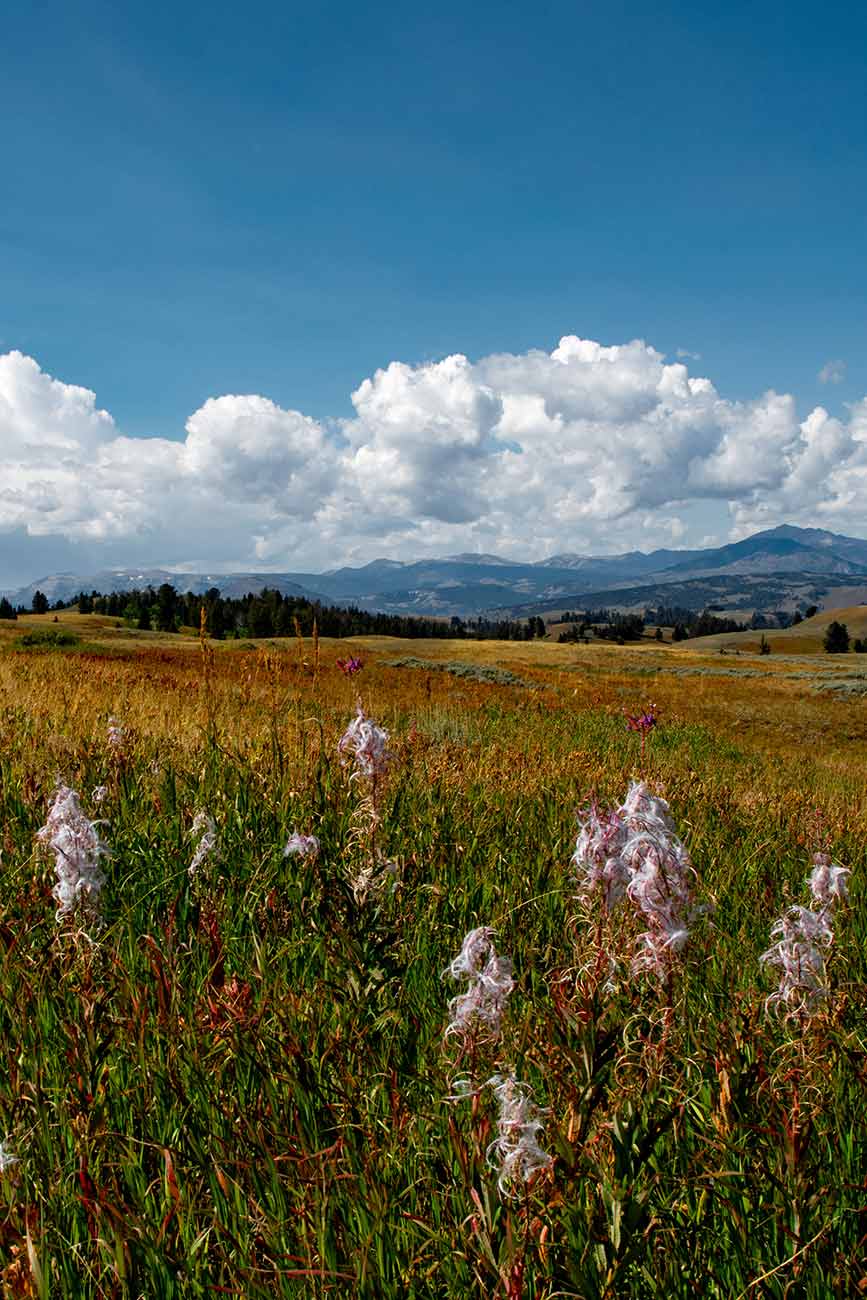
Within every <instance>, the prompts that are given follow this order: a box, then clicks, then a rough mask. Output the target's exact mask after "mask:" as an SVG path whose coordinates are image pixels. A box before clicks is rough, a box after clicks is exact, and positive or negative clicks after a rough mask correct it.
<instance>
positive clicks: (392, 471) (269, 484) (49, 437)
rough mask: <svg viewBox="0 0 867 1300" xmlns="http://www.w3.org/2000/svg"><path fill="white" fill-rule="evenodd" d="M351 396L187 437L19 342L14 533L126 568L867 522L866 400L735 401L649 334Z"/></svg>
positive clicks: (450, 363) (224, 408)
mask: <svg viewBox="0 0 867 1300" xmlns="http://www.w3.org/2000/svg"><path fill="white" fill-rule="evenodd" d="M352 403H353V407H354V412H355V414H354V416H353V418H351V419H348V420H329V421H319V420H315V419H313V418H311V417H310V416H308V415H305V414H303V413H302V412H300V411H294V410H285V409H283V408H281V407H279V406H277V405H275V403H274V402H272V401H270V400H269V399H268V398H266V397H262V396H256V395H246V396H233V395H224V396H220V397H214V398H211V399H210V400H208V401H207V402H205V403H204V405H203V406H202V407H200V408H199V410H197V411H195V412H194V413H193V414H192V415H191V416H190V417H189V419H188V420H187V423H186V436H185V437H184V438H183V439H180V440H178V439H172V438H167V437H166V438H163V437H151V438H129V437H125V436H124V434H123V432H122V430H121V429H119V428H118V427H117V425H116V423H115V421H114V419H113V418H112V416H111V415H110V414H109V413H108V412H107V411H104V410H100V409H99V408H98V406H97V401H96V396H95V394H94V393H92V392H90V391H89V390H88V389H85V388H80V387H77V386H75V385H72V384H67V383H64V382H61V381H60V380H58V379H55V378H53V377H52V376H50V375H48V374H46V373H45V372H44V371H43V370H41V369H40V367H39V365H38V364H37V362H36V361H35V360H33V358H31V357H28V356H24V355H23V354H22V353H20V352H10V353H7V354H6V355H3V356H0V546H2V538H3V534H4V533H6V534H8V535H10V536H11V535H12V533H13V532H15V531H16V530H18V532H20V530H26V533H27V534H28V535H30V536H31V537H42V538H46V537H57V538H58V539H60V538H62V539H65V540H66V541H67V542H68V541H71V542H74V543H83V544H87V545H88V546H89V547H90V548H91V551H92V550H93V548H94V547H95V548H97V549H98V550H100V551H102V550H104V551H105V553H106V555H108V554H109V553H110V554H111V555H112V556H113V557H114V558H113V561H112V562H114V563H117V562H118V560H117V556H118V555H119V554H121V553H123V554H124V555H126V557H127V558H128V561H129V562H130V563H133V562H135V563H145V562H150V563H159V564H168V565H177V566H183V565H185V566H187V567H200V566H201V567H210V568H213V569H215V570H216V569H219V568H247V567H257V568H263V569H264V568H272V569H276V568H281V569H302V568H314V569H315V568H324V567H329V566H331V565H334V564H338V563H342V562H362V561H364V560H367V559H371V558H373V557H374V556H377V555H384V554H385V555H391V556H393V557H396V558H413V557H417V556H424V555H432V554H445V553H450V552H455V551H465V550H467V551H468V550H484V551H495V552H497V553H499V554H502V555H512V556H515V557H521V558H542V557H544V556H545V555H548V554H551V553H554V552H562V551H565V550H592V551H594V552H595V553H597V554H598V553H602V552H605V551H614V550H617V549H623V548H625V547H627V546H641V547H642V548H644V549H648V548H649V547H651V546H654V545H661V544H671V542H672V541H674V542H676V543H681V544H682V543H684V542H686V541H689V540H691V538H689V537H688V536H687V533H688V531H689V530H688V528H687V527H686V525H685V524H684V520H683V516H684V514H687V515H688V514H689V512H690V509H691V508H692V507H694V506H695V504H696V503H698V502H709V501H715V502H718V503H720V505H721V507H725V506H727V507H728V511H729V514H730V527H731V534H732V535H733V536H743V535H744V534H746V533H748V532H750V531H753V530H754V529H755V528H758V527H766V526H771V525H773V524H775V523H780V522H783V521H785V520H791V521H793V522H799V523H802V524H814V525H821V526H824V527H830V528H834V529H836V530H838V531H854V532H856V533H857V532H862V531H863V528H864V519H865V518H867V398H865V399H864V400H862V401H861V402H858V403H855V404H853V405H852V406H851V407H849V408H848V414H847V417H846V419H845V420H839V419H836V418H834V417H832V416H831V415H829V413H828V412H827V411H826V410H825V409H824V408H822V407H816V408H815V409H814V410H813V411H811V412H810V413H809V414H808V415H807V416H806V417H805V418H804V419H799V417H798V413H797V411H796V407H795V402H794V399H793V398H792V397H791V396H789V395H787V394H780V393H775V392H773V391H768V392H766V393H763V394H761V395H759V396H757V397H756V398H755V399H754V400H752V401H749V402H734V401H730V400H727V399H725V398H724V397H721V396H720V394H719V393H718V392H717V390H716V388H715V387H714V385H713V384H712V383H711V381H710V380H709V379H707V378H703V377H697V376H693V375H690V373H689V370H688V367H687V365H686V364H684V363H683V361H676V362H674V363H668V362H667V361H666V359H665V357H664V356H663V355H662V354H661V353H659V352H657V351H656V350H655V349H654V348H652V347H650V346H648V345H647V344H646V343H644V342H641V341H634V342H631V343H626V344H623V345H620V346H615V347H604V346H602V345H601V344H599V343H595V342H593V341H592V340H588V339H579V338H576V337H574V336H568V337H566V338H563V339H561V340H560V343H559V344H558V346H557V347H556V348H555V349H554V350H553V352H550V353H549V352H544V351H530V352H527V353H523V354H520V355H510V354H498V355H493V356H488V357H483V358H481V359H480V360H478V361H475V362H473V361H470V360H468V359H467V358H466V357H465V356H461V355H455V356H450V357H446V358H445V359H444V360H442V361H439V362H436V363H432V364H425V365H419V366H412V365H406V364H404V363H402V362H398V361H394V362H392V363H391V364H390V365H388V366H387V367H386V368H385V369H382V370H377V372H376V373H375V374H374V375H373V376H372V377H370V378H368V379H365V380H364V381H363V383H361V384H360V385H359V387H358V388H357V389H356V391H355V392H354V393H353V394H352ZM703 531H704V530H703Z"/></svg>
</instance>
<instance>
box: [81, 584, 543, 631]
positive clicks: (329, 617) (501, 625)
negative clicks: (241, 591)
mask: <svg viewBox="0 0 867 1300" xmlns="http://www.w3.org/2000/svg"><path fill="white" fill-rule="evenodd" d="M68 605H69V606H74V605H77V606H78V609H79V612H80V613H82V614H90V613H95V614H107V615H109V616H110V617H113V618H120V619H123V620H124V622H125V623H126V624H127V625H128V626H130V627H134V628H138V629H140V630H142V631H157V632H177V631H178V630H179V629H180V628H181V627H193V628H196V627H198V626H199V619H200V612H201V609H202V606H204V609H205V617H206V619H207V625H208V634H209V635H210V636H212V637H215V638H217V639H218V640H220V639H223V638H225V637H285V636H294V635H295V634H296V631H298V630H300V632H301V634H302V635H303V636H310V635H311V633H312V631H313V624H314V623H315V624H316V626H317V628H318V631H319V635H320V636H330V637H347V636H399V637H408V638H446V639H455V640H460V639H471V640H499V641H531V640H533V639H534V638H535V637H540V636H544V635H545V632H546V629H545V624H544V622H543V621H542V619H541V618H535V617H533V618H529V619H487V618H478V619H468V620H464V619H461V618H457V617H455V618H452V619H451V620H450V621H445V620H443V621H442V622H440V621H438V620H436V619H432V618H417V617H413V616H410V615H404V614H377V613H371V612H370V611H369V610H365V609H358V608H357V607H356V606H349V607H347V608H344V607H342V606H339V605H322V604H320V602H319V601H310V600H306V599H304V598H301V597H297V596H284V595H283V594H282V593H281V592H279V591H277V590H275V589H273V588H270V587H266V588H265V589H264V590H262V591H260V592H259V593H258V594H253V593H250V594H248V595H246V596H241V597H239V598H234V599H233V598H231V597H228V596H221V595H220V591H219V589H218V588H217V587H211V588H210V589H209V590H208V591H206V592H205V594H204V595H203V596H197V595H195V594H194V593H193V592H191V591H188V592H186V593H184V594H181V593H180V592H178V591H177V590H176V589H175V588H174V587H173V586H171V584H170V583H163V584H162V586H160V587H158V588H156V589H155V588H153V587H145V588H143V589H141V590H136V591H125V592H111V593H109V594H104V593H101V592H96V591H91V592H80V593H79V595H78V596H76V597H74V598H73V599H72V600H70V601H69V602H68Z"/></svg>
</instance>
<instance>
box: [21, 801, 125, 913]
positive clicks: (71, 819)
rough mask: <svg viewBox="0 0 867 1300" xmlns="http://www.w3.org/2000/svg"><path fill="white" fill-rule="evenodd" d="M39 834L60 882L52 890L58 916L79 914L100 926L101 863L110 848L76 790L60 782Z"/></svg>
mask: <svg viewBox="0 0 867 1300" xmlns="http://www.w3.org/2000/svg"><path fill="white" fill-rule="evenodd" d="M36 837H37V839H38V840H40V841H41V842H42V843H43V844H46V845H47V846H48V848H49V849H50V850H51V852H52V853H53V854H54V873H55V875H56V876H57V883H56V884H55V886H54V888H53V889H52V891H51V892H52V894H53V896H54V899H55V901H56V903H57V920H58V921H64V920H66V919H67V918H70V917H77V918H80V920H81V921H82V923H83V924H84V925H85V927H87V926H90V927H98V926H99V925H100V923H101V919H102V915H101V913H102V909H101V895H102V889H103V886H104V885H105V873H104V872H103V870H102V867H101V865H100V863H101V860H102V859H103V858H105V857H107V856H108V853H109V850H108V848H107V846H106V845H105V844H104V843H103V841H102V840H101V839H100V836H99V832H98V830H97V823H96V822H92V821H90V819H89V818H87V817H86V816H85V815H84V813H83V812H82V809H81V804H80V803H79V799H78V795H77V794H76V792H75V791H74V790H71V789H70V788H69V787H68V786H65V785H58V787H57V789H56V790H55V792H54V798H53V799H52V801H51V807H50V808H49V810H48V818H47V820H46V822H45V825H44V826H43V827H42V828H41V829H40V830H39V831H37V833H36Z"/></svg>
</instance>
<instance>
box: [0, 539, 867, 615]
mask: <svg viewBox="0 0 867 1300" xmlns="http://www.w3.org/2000/svg"><path fill="white" fill-rule="evenodd" d="M163 582H170V583H171V584H172V585H173V586H175V587H177V588H178V589H179V590H181V591H192V592H194V593H196V594H201V593H203V592H205V591H207V590H208V588H210V587H218V588H219V589H220V591H221V592H222V594H223V595H225V596H233V597H238V596H242V595H244V594H246V593H247V592H257V591H260V590H261V589H262V588H263V587H272V588H274V587H276V588H278V589H279V590H280V591H281V592H283V593H284V594H285V595H290V596H299V597H306V598H308V599H312V600H320V601H322V602H323V603H326V604H334V605H358V606H361V607H362V608H364V609H369V610H381V611H384V612H387V613H401V614H416V615H420V616H435V617H449V616H452V615H458V616H460V617H464V618H467V617H477V616H480V615H496V616H503V615H514V614H521V615H524V614H527V615H529V614H531V613H545V612H555V611H557V610H562V609H569V608H572V609H574V608H579V609H582V608H590V607H592V608H598V607H600V606H603V605H604V606H606V607H608V608H617V609H623V610H629V609H641V608H643V607H645V606H648V605H649V606H654V607H656V606H658V605H660V604H667V605H681V606H683V607H685V608H690V609H701V608H703V607H704V606H705V605H707V604H710V603H716V604H722V605H723V606H724V607H725V608H726V609H731V610H738V609H754V608H757V609H761V610H762V611H765V610H770V609H783V608H794V607H795V605H797V604H799V603H808V604H818V605H823V606H824V607H826V608H833V607H835V605H836V606H843V605H846V604H853V603H858V602H860V601H861V600H862V599H864V600H867V541H864V540H861V539H859V538H855V537H846V536H843V535H841V534H838V533H832V532H828V531H826V530H825V529H820V528H798V527H795V526H794V525H790V524H784V525H782V526H781V527H779V528H772V529H768V530H766V531H764V532H759V533H755V534H754V535H753V536H751V537H747V538H745V539H744V540H743V541H740V542H732V543H731V544H730V545H728V546H721V547H715V548H713V549H704V550H681V551H678V550H665V549H663V550H655V551H650V552H644V551H628V552H625V553H623V554H621V555H605V556H594V555H576V554H571V553H565V554H559V555H552V556H550V557H549V558H548V559H545V560H541V561H536V562H533V563H521V562H518V561H514V560H506V559H502V558H501V557H499V556H496V555H480V554H462V555H452V556H447V557H445V558H444V559H438V560H420V561H401V560H391V559H381V560H373V561H372V562H371V563H369V564H365V565H362V566H361V567H359V568H349V567H345V568H339V569H332V570H330V571H328V572H325V573H304V572H299V573H293V572H288V573H287V572H283V573H232V574H218V573H177V572H173V571H171V570H168V569H159V568H143V569H142V568H135V569H110V570H103V571H100V572H97V573H90V574H73V573H56V574H48V575H45V576H43V577H41V578H39V579H38V580H37V581H35V582H32V583H30V584H28V585H27V586H25V587H21V588H19V589H18V590H15V591H7V592H6V593H4V594H6V595H7V596H8V597H9V599H11V600H12V601H13V603H15V604H20V605H24V606H27V607H29V606H30V604H31V602H32V599H33V595H34V592H36V591H37V590H38V591H42V592H43V593H44V594H45V595H46V596H47V597H48V599H49V600H50V601H52V602H53V601H56V600H68V599H70V598H71V597H72V596H75V595H76V594H77V593H78V592H79V591H101V592H110V591H130V590H133V589H134V588H136V587H146V586H149V585H150V586H159V585H160V584H161V583H163ZM862 589H863V591H862Z"/></svg>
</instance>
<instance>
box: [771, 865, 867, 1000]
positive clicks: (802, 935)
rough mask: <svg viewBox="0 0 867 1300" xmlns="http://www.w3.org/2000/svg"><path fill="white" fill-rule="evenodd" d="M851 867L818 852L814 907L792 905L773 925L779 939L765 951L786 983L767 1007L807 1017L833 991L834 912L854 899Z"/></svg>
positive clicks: (812, 891)
mask: <svg viewBox="0 0 867 1300" xmlns="http://www.w3.org/2000/svg"><path fill="white" fill-rule="evenodd" d="M850 874H851V872H850V870H849V868H848V867H842V866H840V865H839V863H834V862H832V860H831V856H830V854H828V853H822V852H820V853H816V854H815V855H814V857H813V870H812V871H811V873H810V877H809V889H810V894H811V895H812V899H813V903H814V907H813V908H812V909H811V908H809V907H803V906H801V905H799V904H796V905H794V906H793V907H790V908H788V909H787V910H786V912H784V914H783V915H782V916H781V917H780V918H779V920H778V921H775V922H774V924H773V926H772V927H771V938H772V939H776V943H774V944H772V945H771V947H770V948H768V950H767V952H763V953H762V956H761V960H762V962H764V963H765V965H767V966H771V967H775V968H776V969H778V970H779V972H780V983H779V987H778V988H777V990H776V992H775V993H772V994H771V995H770V997H769V998H768V999H767V1003H766V1006H768V1007H769V1008H773V1009H774V1010H776V1011H777V1012H779V1014H781V1015H782V1016H784V1017H785V1018H787V1019H790V1020H796V1021H801V1022H802V1021H803V1020H805V1019H806V1018H808V1017H809V1016H811V1015H812V1014H813V1013H814V1012H815V1011H816V1010H817V1009H818V1008H819V1007H820V1006H821V1005H822V1003H823V1002H825V1001H826V1000H827V998H828V997H829V996H830V992H831V990H830V987H829V984H828V974H827V968H826V962H827V954H828V952H829V950H830V948H831V945H832V944H833V942H834V925H833V921H834V911H835V909H836V907H837V905H838V903H841V902H845V901H846V899H847V898H848V885H847V877H848V876H849V875H850Z"/></svg>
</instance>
